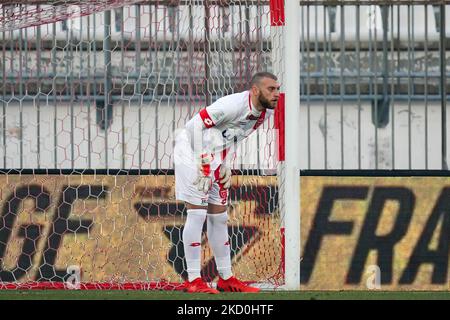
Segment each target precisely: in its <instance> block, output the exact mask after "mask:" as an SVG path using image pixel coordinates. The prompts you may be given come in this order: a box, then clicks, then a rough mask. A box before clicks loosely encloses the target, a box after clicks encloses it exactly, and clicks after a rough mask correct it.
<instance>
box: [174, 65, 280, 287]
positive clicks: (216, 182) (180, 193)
mask: <svg viewBox="0 0 450 320" xmlns="http://www.w3.org/2000/svg"><path fill="white" fill-rule="evenodd" d="M279 89H280V86H279V84H278V82H277V77H276V76H275V75H273V74H271V73H269V72H260V73H256V74H255V75H254V76H253V78H252V80H251V87H250V90H248V91H244V92H241V93H236V94H231V95H228V96H225V97H222V98H220V99H218V100H217V101H216V102H214V103H213V104H212V105H210V106H208V107H206V108H205V109H202V110H201V111H200V112H199V113H198V114H196V115H195V116H194V117H193V118H192V119H191V120H189V121H188V122H187V123H186V126H185V128H184V129H183V130H182V132H181V133H180V134H178V135H177V138H176V142H175V148H174V153H175V189H176V198H177V200H181V201H184V202H185V204H186V208H187V219H186V223H185V226H184V230H183V246H184V252H185V257H186V265H187V273H188V279H187V281H186V282H185V284H184V288H185V291H187V292H206V293H218V292H219V291H231V292H258V291H259V289H258V288H254V287H251V286H248V285H246V284H244V283H243V282H241V281H239V280H238V279H236V278H235V277H234V276H233V273H232V268H231V256H230V242H229V239H228V226H227V220H228V215H227V201H228V190H229V188H230V185H231V169H230V167H229V166H228V165H227V162H229V161H227V160H228V159H229V158H230V157H227V155H229V154H231V153H230V152H229V151H230V149H231V148H232V147H234V146H235V144H236V143H239V142H240V141H242V140H244V139H245V138H247V137H248V136H249V135H250V134H251V133H252V132H254V131H255V130H256V129H257V128H258V127H259V126H260V125H261V124H262V123H263V122H264V121H265V120H266V119H268V118H269V117H270V116H271V115H272V114H273V109H275V107H276V105H277V102H278V98H279V94H280V93H279ZM205 220H206V221H207V237H208V241H209V244H210V246H211V248H212V250H213V253H214V259H215V262H216V266H217V270H218V272H219V281H218V283H217V289H218V290H219V291H218V290H216V289H213V288H210V287H209V286H208V285H207V284H206V283H205V282H204V281H203V280H202V278H201V276H200V269H201V237H202V229H203V224H204V222H205Z"/></svg>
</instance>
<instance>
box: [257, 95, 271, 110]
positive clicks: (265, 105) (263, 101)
mask: <svg viewBox="0 0 450 320" xmlns="http://www.w3.org/2000/svg"><path fill="white" fill-rule="evenodd" d="M258 100H259V103H260V104H261V106H262V107H263V108H265V109H274V108H275V107H273V106H272V104H271V103H270V101H269V100H267V99H266V98H265V97H263V96H262V95H260V96H259V98H258Z"/></svg>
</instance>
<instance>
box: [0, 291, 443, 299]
mask: <svg viewBox="0 0 450 320" xmlns="http://www.w3.org/2000/svg"><path fill="white" fill-rule="evenodd" d="M62 299H68V300H94V299H95V300H330V299H334V300H379V299H383V300H384V299H386V300H399V299H400V300H450V292H449V291H446V292H443V291H437V292H436V291H431V292H425V291H396V292H386V291H301V292H299V291H294V292H284V291H282V292H261V293H257V294H248V293H221V294H217V295H210V294H188V293H183V292H169V291H119V290H111V291H108V290H87V291H85V290H0V300H62Z"/></svg>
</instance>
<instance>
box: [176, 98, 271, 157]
mask: <svg viewBox="0 0 450 320" xmlns="http://www.w3.org/2000/svg"><path fill="white" fill-rule="evenodd" d="M272 114H273V110H270V109H266V110H263V111H258V110H257V109H256V108H255V107H254V106H253V105H252V103H251V99H250V91H244V92H240V93H235V94H231V95H228V96H225V97H223V98H220V99H218V100H217V101H216V102H214V103H213V104H211V105H210V106H208V107H206V108H204V109H202V110H201V111H200V112H199V113H197V114H196V115H195V116H194V117H193V118H192V119H191V120H189V121H188V122H187V123H186V126H185V128H186V129H187V133H188V137H189V140H190V145H191V150H192V149H194V143H193V139H192V137H196V135H197V136H198V135H202V139H203V140H202V145H203V149H204V150H210V151H211V152H213V153H216V154H217V153H218V152H221V153H222V156H221V157H222V159H223V158H225V154H226V152H227V151H228V150H230V149H231V150H234V147H235V146H236V145H237V144H238V143H239V142H241V141H242V140H244V139H245V138H247V137H248V136H249V135H250V134H251V133H252V132H254V131H255V130H256V129H257V128H258V127H259V126H260V125H261V124H263V122H264V121H265V120H267V119H268V118H269V117H270V116H271V115H272ZM200 124H202V125H200ZM196 128H197V129H196ZM198 128H201V131H199V130H198ZM196 130H197V132H196Z"/></svg>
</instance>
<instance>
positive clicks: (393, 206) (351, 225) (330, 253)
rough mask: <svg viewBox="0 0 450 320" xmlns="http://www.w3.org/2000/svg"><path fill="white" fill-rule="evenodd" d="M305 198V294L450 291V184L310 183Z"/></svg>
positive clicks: (409, 180) (304, 184)
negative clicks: (306, 290)
mask: <svg viewBox="0 0 450 320" xmlns="http://www.w3.org/2000/svg"><path fill="white" fill-rule="evenodd" d="M301 196H302V197H301V200H302V201H301V211H302V215H301V239H302V262H301V280H302V284H303V288H304V289H311V290H353V289H358V290H359V289H362V290H367V289H377V288H378V289H382V290H448V289H449V263H448V262H449V243H450V178H449V177H317V176H305V177H302V178H301ZM378 285H379V286H378Z"/></svg>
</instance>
